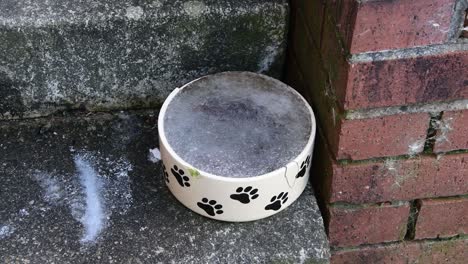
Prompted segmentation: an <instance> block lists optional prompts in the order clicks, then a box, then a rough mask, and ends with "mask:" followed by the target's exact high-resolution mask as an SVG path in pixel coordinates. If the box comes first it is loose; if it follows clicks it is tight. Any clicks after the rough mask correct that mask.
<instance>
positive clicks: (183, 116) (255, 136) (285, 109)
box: [164, 73, 312, 177]
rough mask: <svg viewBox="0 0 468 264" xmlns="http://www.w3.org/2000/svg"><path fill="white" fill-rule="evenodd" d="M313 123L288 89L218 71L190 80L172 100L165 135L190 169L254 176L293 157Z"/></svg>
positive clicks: (254, 77) (268, 80)
mask: <svg viewBox="0 0 468 264" xmlns="http://www.w3.org/2000/svg"><path fill="white" fill-rule="evenodd" d="M311 122H312V121H311V117H310V112H309V110H308V108H307V106H306V102H305V101H304V100H303V99H302V98H301V97H300V96H299V95H298V94H297V93H296V92H295V91H293V90H292V89H291V88H289V87H288V86H287V85H285V84H283V83H281V82H279V81H277V80H274V79H272V78H268V77H265V76H261V75H258V74H249V73H243V74H239V73H236V74H233V73H221V74H215V75H211V76H208V77H204V78H201V79H198V80H197V81H194V82H192V83H191V84H189V85H188V86H186V87H185V88H184V89H182V90H181V91H180V92H179V93H178V94H177V95H176V96H175V97H174V98H173V100H172V101H171V102H170V103H169V105H168V108H167V112H166V114H165V116H164V133H165V135H166V138H167V140H168V143H169V145H170V146H171V147H172V149H173V150H174V151H175V152H176V153H177V154H178V155H179V156H180V157H181V158H182V159H183V160H185V161H186V162H187V163H189V164H191V165H192V166H193V167H195V168H197V169H200V170H202V171H205V172H208V173H211V174H214V175H218V176H225V177H252V176H258V175H262V174H265V173H268V172H271V171H274V170H276V169H279V168H281V167H284V166H285V165H286V164H288V163H289V162H290V161H292V160H293V159H294V158H296V157H297V156H298V155H299V154H300V153H301V152H302V151H303V150H304V147H305V146H306V144H307V142H308V140H309V137H310V135H311V127H312V126H311Z"/></svg>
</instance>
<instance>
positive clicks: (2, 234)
mask: <svg viewBox="0 0 468 264" xmlns="http://www.w3.org/2000/svg"><path fill="white" fill-rule="evenodd" d="M14 232H15V228H14V227H12V226H10V225H0V239H4V238H7V237H9V236H11V235H12V234H13V233H14Z"/></svg>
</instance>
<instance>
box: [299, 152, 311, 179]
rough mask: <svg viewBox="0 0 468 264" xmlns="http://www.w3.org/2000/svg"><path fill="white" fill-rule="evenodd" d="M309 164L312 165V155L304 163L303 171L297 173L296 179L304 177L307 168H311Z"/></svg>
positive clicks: (302, 165)
mask: <svg viewBox="0 0 468 264" xmlns="http://www.w3.org/2000/svg"><path fill="white" fill-rule="evenodd" d="M309 164H310V155H309V156H307V158H306V160H304V161H303V162H302V164H301V170H300V171H299V172H298V173H297V175H296V178H301V177H304V175H305V173H306V170H307V167H309Z"/></svg>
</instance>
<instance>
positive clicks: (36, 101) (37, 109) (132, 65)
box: [0, 0, 289, 119]
mask: <svg viewBox="0 0 468 264" xmlns="http://www.w3.org/2000/svg"><path fill="white" fill-rule="evenodd" d="M288 14H289V12H288V1H286V0H226V1H214V0H198V1H188V0H142V1H124V0H83V1H71V0H60V1H17V0H2V1H0V51H1V52H0V99H1V100H0V119H11V118H21V117H36V116H44V115H47V114H49V113H52V112H54V111H57V110H62V109H77V108H87V109H89V110H102V109H124V108H141V107H151V106H153V107H157V106H159V105H160V103H161V102H162V101H163V99H164V98H165V97H166V96H167V94H168V93H169V92H170V91H171V90H172V89H174V88H175V87H177V86H180V85H182V84H184V83H185V82H187V81H190V80H193V79H194V78H198V77H200V76H203V75H206V74H210V73H214V72H220V71H227V70H248V71H254V72H262V73H266V74H269V75H271V76H273V77H277V78H279V77H280V76H281V72H282V67H283V59H284V54H285V52H284V50H285V46H286V34H287V25H288Z"/></svg>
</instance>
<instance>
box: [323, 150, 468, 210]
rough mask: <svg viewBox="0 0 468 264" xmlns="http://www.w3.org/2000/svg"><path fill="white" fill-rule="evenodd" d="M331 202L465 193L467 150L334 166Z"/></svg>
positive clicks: (467, 182) (467, 174)
mask: <svg viewBox="0 0 468 264" xmlns="http://www.w3.org/2000/svg"><path fill="white" fill-rule="evenodd" d="M332 174H333V176H332V183H331V195H330V201H331V202H347V203H377V202H385V201H392V200H413V199H418V198H430V197H440V196H453V195H463V194H466V193H468V153H463V154H453V155H444V156H441V157H439V158H436V157H429V156H421V157H415V158H412V159H400V160H387V161H385V162H367V163H359V164H349V165H338V164H334V166H333V173H332Z"/></svg>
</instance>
